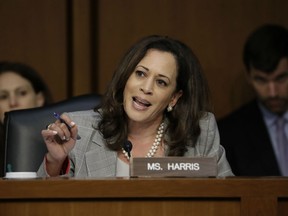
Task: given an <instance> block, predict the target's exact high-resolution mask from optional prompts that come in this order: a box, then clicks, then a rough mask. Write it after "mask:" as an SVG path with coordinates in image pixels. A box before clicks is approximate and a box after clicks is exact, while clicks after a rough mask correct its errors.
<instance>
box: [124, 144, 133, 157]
mask: <svg viewBox="0 0 288 216" xmlns="http://www.w3.org/2000/svg"><path fill="white" fill-rule="evenodd" d="M123 149H124V150H125V151H126V152H127V154H128V157H129V158H130V157H131V150H132V143H131V142H130V141H129V140H126V141H125V142H124V144H123Z"/></svg>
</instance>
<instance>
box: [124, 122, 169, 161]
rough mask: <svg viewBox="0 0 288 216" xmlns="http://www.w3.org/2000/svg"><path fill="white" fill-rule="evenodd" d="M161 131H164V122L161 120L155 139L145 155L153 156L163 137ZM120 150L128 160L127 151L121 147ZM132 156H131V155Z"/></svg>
mask: <svg viewBox="0 0 288 216" xmlns="http://www.w3.org/2000/svg"><path fill="white" fill-rule="evenodd" d="M163 132H164V122H162V123H161V124H160V126H159V128H158V131H157V134H156V137H155V140H154V142H153V144H152V146H151V148H150V150H149V151H148V153H147V155H146V156H145V157H153V156H154V155H155V153H156V151H157V149H158V147H159V145H160V143H161V140H162V137H163ZM122 152H123V154H124V155H125V157H126V158H127V159H128V160H130V157H129V155H128V152H126V151H125V150H124V149H123V148H122ZM131 157H132V156H131Z"/></svg>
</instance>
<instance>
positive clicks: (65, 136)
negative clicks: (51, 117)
mask: <svg viewBox="0 0 288 216" xmlns="http://www.w3.org/2000/svg"><path fill="white" fill-rule="evenodd" d="M61 118H62V119H63V120H64V121H65V122H66V123H67V124H68V125H69V126H70V128H68V127H67V126H66V125H65V123H61V122H60V120H56V121H55V122H54V123H52V124H50V125H48V127H47V129H45V130H42V132H41V133H42V137H43V138H44V142H45V144H46V146H47V149H48V154H47V160H48V162H49V163H59V164H62V163H63V161H64V160H65V159H66V157H67V155H68V154H69V152H70V151H71V150H72V149H73V147H74V145H75V143H76V139H77V133H78V128H77V126H76V125H75V123H74V122H73V121H71V119H70V118H69V117H68V116H67V115H64V114H63V115H61Z"/></svg>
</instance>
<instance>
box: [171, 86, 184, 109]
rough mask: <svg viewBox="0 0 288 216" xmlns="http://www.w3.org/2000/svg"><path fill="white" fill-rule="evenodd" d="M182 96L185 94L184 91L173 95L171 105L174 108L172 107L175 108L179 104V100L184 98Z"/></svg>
mask: <svg viewBox="0 0 288 216" xmlns="http://www.w3.org/2000/svg"><path fill="white" fill-rule="evenodd" d="M182 94H183V91H182V90H180V91H178V92H176V93H174V95H173V96H172V98H171V101H170V103H169V105H170V106H172V107H174V106H175V105H176V104H177V102H178V100H179V98H180V97H181V96H182Z"/></svg>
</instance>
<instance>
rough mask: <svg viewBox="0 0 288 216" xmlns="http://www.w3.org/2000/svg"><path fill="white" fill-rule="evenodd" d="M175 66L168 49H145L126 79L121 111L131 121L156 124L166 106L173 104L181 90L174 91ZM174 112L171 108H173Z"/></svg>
mask: <svg viewBox="0 0 288 216" xmlns="http://www.w3.org/2000/svg"><path fill="white" fill-rule="evenodd" d="M176 78H177V65H176V60H175V57H174V56H173V55H172V54H171V53H169V52H163V51H159V50H156V49H151V50H148V52H147V54H146V55H145V57H144V58H143V59H142V60H141V61H140V62H139V64H138V65H137V66H136V68H135V70H134V71H133V72H132V74H131V75H130V77H129V79H128V80H127V83H126V86H125V89H124V102H123V105H124V110H125V112H126V113H127V116H128V117H129V119H130V120H131V121H135V122H138V123H139V122H141V123H149V122H150V123H151V122H152V123H153V122H156V123H159V122H161V121H162V119H163V114H164V111H165V110H166V108H167V106H168V105H171V106H174V105H175V104H176V103H177V101H178V99H179V98H180V97H181V95H182V92H181V91H180V92H175V90H176ZM172 112H173V111H172Z"/></svg>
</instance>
